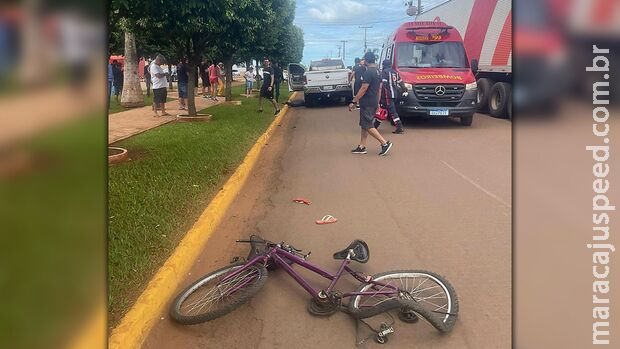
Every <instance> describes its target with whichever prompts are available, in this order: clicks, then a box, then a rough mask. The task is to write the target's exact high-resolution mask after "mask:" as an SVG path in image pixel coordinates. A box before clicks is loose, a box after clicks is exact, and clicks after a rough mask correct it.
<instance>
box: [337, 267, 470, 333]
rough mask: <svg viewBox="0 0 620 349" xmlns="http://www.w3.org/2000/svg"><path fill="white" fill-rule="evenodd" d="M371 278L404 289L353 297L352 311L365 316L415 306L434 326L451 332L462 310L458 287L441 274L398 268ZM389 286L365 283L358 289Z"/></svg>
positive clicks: (358, 315)
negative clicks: (386, 293) (457, 294)
mask: <svg viewBox="0 0 620 349" xmlns="http://www.w3.org/2000/svg"><path fill="white" fill-rule="evenodd" d="M372 279H373V280H374V281H377V282H381V283H383V284H386V285H390V286H393V287H395V288H398V290H399V291H404V292H401V293H400V294H398V293H397V292H395V293H394V294H393V295H384V294H369V295H358V296H353V297H351V300H350V301H349V312H350V313H351V314H352V315H353V316H355V317H358V318H366V317H371V316H374V315H377V314H379V313H382V312H385V311H390V310H393V309H398V308H401V309H402V308H405V309H408V310H413V311H414V312H416V313H418V314H419V315H422V317H423V318H424V319H426V320H427V321H428V322H429V323H430V324H431V325H433V327H435V328H436V329H437V330H439V331H441V332H449V331H450V330H452V327H454V323H455V322H456V318H457V315H458V312H459V302H458V299H457V296H456V291H454V288H453V287H452V285H450V283H449V282H448V281H447V280H446V279H444V278H443V277H442V276H440V275H438V274H436V273H433V272H429V271H424V270H396V271H388V272H384V273H379V274H375V275H373V276H372ZM386 290H389V288H388V287H386V286H379V285H374V284H371V283H364V284H362V285H360V286H359V287H358V289H357V290H356V292H373V291H375V292H377V291H386Z"/></svg>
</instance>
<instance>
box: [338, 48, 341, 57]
mask: <svg viewBox="0 0 620 349" xmlns="http://www.w3.org/2000/svg"><path fill="white" fill-rule="evenodd" d="M341 52H342V46H340V45H338V57H339V58H340V57H342V56H341V55H340V53H341Z"/></svg>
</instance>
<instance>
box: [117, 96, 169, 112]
mask: <svg viewBox="0 0 620 349" xmlns="http://www.w3.org/2000/svg"><path fill="white" fill-rule="evenodd" d="M119 101H120V97H119ZM166 101H167V102H170V101H174V98H167V99H166ZM151 105H153V94H152V93H151V95H150V96H147V95H144V106H145V107H147V106H151ZM130 109H132V108H125V107H123V106H121V104H120V103H119V102H117V101H116V96H114V95H112V96H111V97H110V108H109V109H108V114H115V113H120V112H122V111H126V110H130Z"/></svg>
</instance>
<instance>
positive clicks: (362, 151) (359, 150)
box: [351, 145, 368, 154]
mask: <svg viewBox="0 0 620 349" xmlns="http://www.w3.org/2000/svg"><path fill="white" fill-rule="evenodd" d="M366 153H368V151H367V150H366V147H364V148H362V147H360V146H359V145H358V146H357V148H355V149H353V150H351V154H366Z"/></svg>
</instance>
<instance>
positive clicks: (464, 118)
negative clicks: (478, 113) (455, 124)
mask: <svg viewBox="0 0 620 349" xmlns="http://www.w3.org/2000/svg"><path fill="white" fill-rule="evenodd" d="M473 121H474V116H473V115H470V116H461V125H463V126H471V123H472V122H473Z"/></svg>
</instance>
